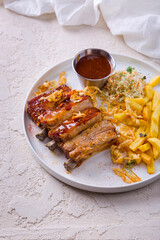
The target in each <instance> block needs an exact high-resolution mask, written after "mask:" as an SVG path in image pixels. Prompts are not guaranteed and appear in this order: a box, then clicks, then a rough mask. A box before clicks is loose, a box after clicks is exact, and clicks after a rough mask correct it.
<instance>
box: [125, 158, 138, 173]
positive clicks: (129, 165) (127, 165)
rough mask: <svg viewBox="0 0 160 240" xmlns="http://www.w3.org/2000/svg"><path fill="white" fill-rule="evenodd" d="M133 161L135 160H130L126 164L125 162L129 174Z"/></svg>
mask: <svg viewBox="0 0 160 240" xmlns="http://www.w3.org/2000/svg"><path fill="white" fill-rule="evenodd" d="M135 162H136V161H134V160H131V161H130V162H127V164H126V168H128V171H129V173H130V174H131V168H132V165H133V164H134V163H135Z"/></svg>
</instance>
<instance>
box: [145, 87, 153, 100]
mask: <svg viewBox="0 0 160 240" xmlns="http://www.w3.org/2000/svg"><path fill="white" fill-rule="evenodd" d="M145 93H146V97H147V98H148V99H149V100H151V99H152V98H153V88H152V86H151V85H149V84H147V85H146V86H145Z"/></svg>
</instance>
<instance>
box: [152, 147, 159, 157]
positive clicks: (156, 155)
mask: <svg viewBox="0 0 160 240" xmlns="http://www.w3.org/2000/svg"><path fill="white" fill-rule="evenodd" d="M158 156H159V151H158V150H157V149H156V148H155V147H153V157H154V159H155V160H156V159H157V158H158Z"/></svg>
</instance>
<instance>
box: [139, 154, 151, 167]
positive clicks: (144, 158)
mask: <svg viewBox="0 0 160 240" xmlns="http://www.w3.org/2000/svg"><path fill="white" fill-rule="evenodd" d="M141 158H142V161H143V162H144V163H145V164H147V165H149V164H150V163H151V160H152V157H151V156H149V155H148V154H146V153H141Z"/></svg>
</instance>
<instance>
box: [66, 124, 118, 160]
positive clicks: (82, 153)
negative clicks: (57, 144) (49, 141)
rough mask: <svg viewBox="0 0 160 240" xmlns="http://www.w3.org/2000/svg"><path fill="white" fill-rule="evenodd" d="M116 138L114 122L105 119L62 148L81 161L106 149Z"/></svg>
mask: <svg viewBox="0 0 160 240" xmlns="http://www.w3.org/2000/svg"><path fill="white" fill-rule="evenodd" d="M116 138H117V134H116V131H115V127H114V126H113V124H112V123H111V122H110V121H107V120H103V121H101V122H100V123H96V124H94V126H92V127H90V128H88V129H87V130H85V131H83V132H82V133H81V134H79V135H77V136H76V137H75V138H73V139H72V140H70V141H68V142H66V143H64V144H63V146H62V149H63V151H64V152H65V154H66V156H67V157H68V158H70V159H72V160H74V161H81V160H85V159H87V158H89V157H90V156H91V155H93V154H95V153H98V152H100V151H102V150H104V149H105V148H107V147H108V146H109V145H110V144H111V143H113V142H114V141H115V140H116Z"/></svg>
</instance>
